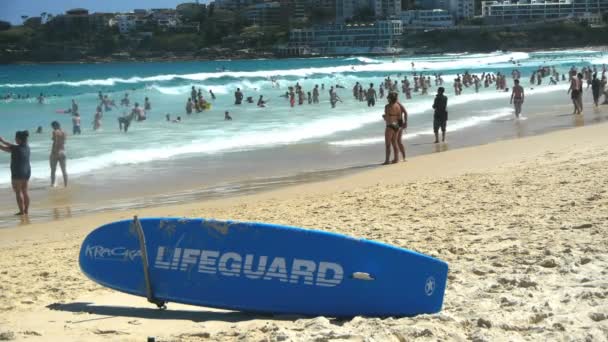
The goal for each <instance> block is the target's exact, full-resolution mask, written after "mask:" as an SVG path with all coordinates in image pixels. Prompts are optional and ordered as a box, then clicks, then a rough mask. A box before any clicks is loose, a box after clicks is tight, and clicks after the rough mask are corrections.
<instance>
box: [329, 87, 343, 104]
mask: <svg viewBox="0 0 608 342" xmlns="http://www.w3.org/2000/svg"><path fill="white" fill-rule="evenodd" d="M338 101H340V102H342V99H340V97H339V96H338V93H337V92H336V90H335V89H334V87H331V88H330V89H329V102H330V103H331V108H336V103H338Z"/></svg>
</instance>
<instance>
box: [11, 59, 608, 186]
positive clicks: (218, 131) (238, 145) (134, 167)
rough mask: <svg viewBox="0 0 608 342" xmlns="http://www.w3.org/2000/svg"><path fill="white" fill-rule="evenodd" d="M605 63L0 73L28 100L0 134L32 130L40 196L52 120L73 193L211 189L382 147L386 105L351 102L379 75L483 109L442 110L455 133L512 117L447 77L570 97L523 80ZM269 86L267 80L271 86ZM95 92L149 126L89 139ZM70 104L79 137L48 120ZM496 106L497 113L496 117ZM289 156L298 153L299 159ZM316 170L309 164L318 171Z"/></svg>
mask: <svg viewBox="0 0 608 342" xmlns="http://www.w3.org/2000/svg"><path fill="white" fill-rule="evenodd" d="M606 62H608V58H607V57H606V55H605V53H604V52H601V51H594V50H570V51H559V52H550V51H547V52H536V53H525V52H505V53H503V52H496V53H490V54H452V55H433V56H416V57H397V58H365V57H353V58H314V59H284V60H248V61H213V62H159V63H108V64H60V65H59V64H58V65H2V66H0V95H2V96H4V95H6V94H9V93H10V94H14V95H17V94H18V95H21V96H27V95H29V96H30V98H29V99H11V100H2V101H0V120H2V125H0V135H1V136H3V137H5V138H8V139H12V138H13V136H14V132H15V131H16V130H22V129H29V130H30V132H31V133H32V134H31V142H30V146H31V149H32V160H31V161H32V178H33V184H34V186H40V187H42V186H48V182H49V181H48V178H49V167H48V155H49V151H50V146H51V141H50V122H51V121H53V120H58V121H59V122H60V123H61V124H62V126H63V127H64V129H65V131H66V132H68V134H69V137H68V142H67V154H68V158H69V165H68V169H69V172H70V175H71V178H72V180H73V182H74V184H77V185H81V186H86V185H90V186H92V184H100V183H101V184H105V183H106V182H108V183H109V182H110V181H112V182H113V181H115V180H116V179H119V180H120V179H122V180H127V181H128V184H131V185H133V184H135V183H137V182H138V180H139V179H147V178H146V177H145V176H146V175H147V176H150V177H152V178H153V176H154V175H155V174H159V175H163V177H167V176H168V175H169V176H170V177H174V178H175V182H177V183H179V182H180V181H182V179H180V174H181V171H180V170H183V169H188V168H191V169H193V168H196V169H199V170H200V171H201V172H203V171H205V170H204V169H206V168H207V171H208V173H207V174H206V175H208V174H213V175H214V177H215V178H213V179H216V180H218V179H219V180H221V178H222V175H223V174H226V175H229V174H230V175H232V174H233V173H234V169H235V168H239V169H240V170H241V171H240V173H245V174H247V173H249V170H250V169H252V168H256V167H257V168H258V169H259V170H264V165H256V161H257V160H265V159H264V158H263V157H264V156H267V155H268V154H272V151H273V150H272V149H275V148H278V147H285V148H291V150H289V151H296V152H295V153H296V155H297V158H299V159H301V158H304V159H306V158H310V159H314V158H315V155H317V151H318V150H319V149H331V153H333V154H334V155H335V156H338V157H337V158H336V160H340V158H339V156H340V154H341V153H343V152H344V153H347V152H348V151H350V150H352V149H353V148H358V147H361V146H365V145H372V144H381V143H382V141H383V123H382V118H381V115H382V110H383V109H382V107H383V104H382V103H378V104H377V106H376V107H375V108H368V107H367V106H366V105H365V103H363V102H358V101H356V100H355V99H353V97H352V92H351V89H352V86H353V85H354V83H355V82H360V83H362V84H364V85H367V84H369V83H370V82H373V83H374V84H375V87H376V89H377V88H378V85H379V83H380V82H381V81H382V80H383V78H384V77H385V76H388V75H391V76H392V78H393V79H397V76H398V75H401V76H403V75H407V76H408V78H409V79H410V80H412V76H411V74H412V73H413V72H414V71H415V72H422V73H424V74H425V75H429V76H431V78H432V79H433V77H432V75H433V74H434V73H441V74H443V78H444V80H445V82H446V83H445V84H444V86H445V87H446V89H447V95H448V96H449V98H450V100H449V101H450V102H449V105H450V106H455V105H466V104H476V106H477V107H478V108H483V107H484V103H485V104H487V108H485V110H477V111H450V124H449V129H450V132H454V131H458V130H466V129H469V128H471V127H476V126H480V125H484V124H487V123H488V122H490V121H492V120H496V119H500V118H503V117H509V116H512V110H511V108H510V107H509V105H508V98H509V94H508V93H504V92H497V91H496V89H495V88H494V87H493V86H490V87H489V88H487V89H484V88H483V87H482V89H481V91H480V93H479V94H475V93H474V91H473V89H472V88H468V89H467V88H465V91H464V93H463V95H462V96H458V97H456V96H453V88H452V80H453V79H454V78H455V77H456V74H459V73H460V74H462V73H463V72H464V71H466V70H468V71H469V72H471V73H477V74H481V73H482V72H502V73H505V74H507V76H508V86H509V87H510V86H511V83H512V82H511V77H510V75H511V70H512V69H513V68H518V69H519V70H520V71H521V72H522V78H523V80H524V81H523V85H524V87H525V88H526V91H527V93H528V96H533V95H534V94H546V93H552V92H563V91H565V90H566V89H567V87H568V85H567V82H560V84H559V85H556V86H549V85H548V78H547V79H545V80H544V82H543V83H544V84H543V85H542V86H540V87H536V86H535V87H534V89H533V90H532V89H530V86H529V83H528V78H529V76H530V73H531V72H532V70H535V69H537V68H538V67H539V66H540V65H547V66H555V67H556V68H557V69H558V71H559V72H560V73H563V72H566V71H567V70H568V69H569V68H570V66H572V65H576V66H577V67H581V66H585V65H601V64H603V63H606ZM412 63H413V64H414V66H413V68H412ZM270 77H273V78H275V79H276V81H277V83H278V86H277V85H276V84H273V82H271V80H270ZM400 78H402V77H400ZM296 82H299V83H300V85H302V86H303V89H304V90H305V91H312V88H313V87H314V85H315V84H318V85H321V84H324V85H325V90H324V91H321V97H320V99H321V103H320V104H316V105H308V104H304V105H302V106H298V105H296V106H295V107H294V108H290V106H289V104H288V102H287V101H286V100H285V99H284V98H282V97H280V96H279V95H281V94H283V93H284V92H285V91H286V89H287V86H289V85H295V83H296ZM335 84H340V85H342V86H344V87H345V89H339V90H338V94H339V95H340V97H341V98H342V99H343V100H344V102H343V103H338V105H337V108H335V109H331V108H330V104H329V96H328V92H327V91H328V89H329V86H330V85H335ZM192 85H194V86H195V87H196V88H201V89H202V91H203V94H204V95H205V98H206V99H207V100H210V101H211V102H212V109H211V110H209V111H205V112H203V113H199V114H193V115H191V116H188V115H186V113H185V103H186V100H187V98H188V97H189V94H190V87H191V86H192ZM237 87H238V88H241V89H242V90H243V92H244V93H245V97H247V96H252V97H253V98H254V101H255V100H257V98H258V97H259V95H264V97H265V98H266V99H268V100H269V103H268V106H267V107H266V108H258V107H257V106H256V105H255V104H247V103H244V104H243V105H241V106H236V105H234V104H233V102H234V98H233V93H234V91H235V90H236V88H237ZM434 88H435V86H434V82H433V86H432V88H431V89H430V90H429V94H428V95H425V96H423V95H419V94H414V98H413V99H412V100H404V99H401V100H402V101H403V103H404V104H405V106H406V108H407V109H408V111H409V114H410V129H409V130H408V134H407V138H408V139H409V138H413V137H416V136H420V135H428V134H429V133H431V132H430V125H429V115H430V111H431V109H430V106H431V104H432V100H433V96H434V93H435V89H434ZM209 90H212V91H213V92H214V93H215V94H216V96H217V99H216V100H213V101H212V100H211V99H210V98H209V96H208V91H209ZM99 91H102V92H103V93H104V94H107V95H109V96H110V97H111V98H112V99H113V100H114V101H115V102H116V103H117V104H119V102H120V99H121V98H122V97H123V95H124V94H125V93H128V94H129V97H130V99H131V103H133V102H135V101H137V102H139V103H140V104H142V103H143V100H144V98H145V97H149V98H150V100H151V103H152V110H151V111H149V112H148V113H147V116H148V120H146V121H144V122H139V123H137V122H136V123H133V125H132V126H131V129H130V131H129V132H128V133H127V134H125V133H122V132H119V130H118V123H117V117H118V116H120V115H122V114H123V113H124V112H127V111H128V110H129V108H125V107H121V106H118V107H116V108H114V109H113V110H112V111H109V112H105V113H104V117H103V126H102V129H101V130H100V131H97V132H95V131H93V130H92V121H93V115H94V113H95V107H96V106H97V93H98V92H99ZM39 93H43V94H45V96H47V97H46V100H45V103H44V104H38V103H37V102H36V100H35V97H36V96H37V95H38V94H39ZM72 99H74V100H76V101H77V103H78V104H79V107H80V113H81V115H82V130H83V133H82V135H80V136H72V135H71V117H70V116H69V115H67V114H57V113H56V110H59V109H66V108H69V107H70V102H71V100H72ZM380 102H382V101H380ZM496 103H502V105H500V106H498V107H497V106H496ZM224 111H229V112H230V113H231V116H232V117H233V119H234V120H232V121H230V122H226V121H224V120H223V117H224ZM167 113H169V114H170V115H171V116H172V118H175V117H176V116H181V117H182V119H183V122H182V123H171V122H166V121H165V115H166V114H167ZM37 126H42V127H43V128H44V132H43V134H34V133H33V132H34V130H35V128H36V127H37ZM298 146H301V147H302V146H305V147H306V148H305V149H303V148H300V149H298ZM349 149H350V150H349ZM286 153H287V154H291V153H292V152H286ZM258 156H260V157H259V158H258ZM323 162H324V161H322V160H321V161H319V160H317V161H316V164H315V165H322V164H323ZM328 163H330V162H328ZM340 163H342V164H340ZM296 164H297V163H296ZM296 164H294V165H296ZM8 165H9V158H8V156H3V157H2V158H1V159H0V188H7V187H8V186H9V182H10V176H9V168H8ZM228 165H229V167H230V170H228ZM341 166H346V165H345V162H334V164H332V167H334V168H340V167H341ZM349 166H352V165H349ZM294 167H295V166H294ZM311 169H314V167H311ZM243 170H246V171H243ZM259 170H258V172H253V171H252V174H255V175H256V176H261V177H263V176H264V172H266V171H259ZM292 171H293V170H292ZM275 172H276V170H275ZM191 174H192V173H188V175H191ZM279 174H280V172H279ZM148 178H149V177H148ZM119 183H120V182H119ZM153 186H154V182H151V183H149V185H146V187H147V188H150V187H153Z"/></svg>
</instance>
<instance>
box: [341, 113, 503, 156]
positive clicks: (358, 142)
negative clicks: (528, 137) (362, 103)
mask: <svg viewBox="0 0 608 342" xmlns="http://www.w3.org/2000/svg"><path fill="white" fill-rule="evenodd" d="M487 113H489V115H477V116H470V117H467V118H463V119H458V120H454V121H450V124H449V131H450V132H455V131H460V130H463V129H466V128H470V127H475V126H478V125H481V124H484V123H487V122H490V121H494V120H497V119H500V118H504V117H506V116H511V115H513V109H512V108H510V107H504V108H499V109H497V110H494V111H487ZM430 134H433V130H432V129H429V130H419V131H414V132H411V133H407V134H405V136H404V138H405V139H406V140H407V139H412V138H414V137H416V136H420V135H430ZM382 142H384V137H371V138H363V139H348V140H340V141H331V142H329V145H333V146H347V147H348V146H362V145H372V144H378V143H382Z"/></svg>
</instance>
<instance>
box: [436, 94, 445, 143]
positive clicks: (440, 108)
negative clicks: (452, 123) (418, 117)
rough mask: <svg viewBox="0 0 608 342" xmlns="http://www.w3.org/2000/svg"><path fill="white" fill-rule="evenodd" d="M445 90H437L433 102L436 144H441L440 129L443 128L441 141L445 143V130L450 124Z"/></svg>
mask: <svg viewBox="0 0 608 342" xmlns="http://www.w3.org/2000/svg"><path fill="white" fill-rule="evenodd" d="M444 92H445V88H443V87H439V88H437V95H436V96H435V102H433V109H434V110H435V113H434V115H433V132H434V133H435V144H437V143H439V129H440V128H441V141H442V142H445V128H446V125H447V122H448V110H447V107H448V98H447V96H445V95H443V93H444Z"/></svg>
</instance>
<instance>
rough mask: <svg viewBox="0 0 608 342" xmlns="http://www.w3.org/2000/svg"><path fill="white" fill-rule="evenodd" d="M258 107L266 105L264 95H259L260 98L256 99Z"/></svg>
mask: <svg viewBox="0 0 608 342" xmlns="http://www.w3.org/2000/svg"><path fill="white" fill-rule="evenodd" d="M258 107H261V108H263V107H266V101H264V96H263V95H260V98H259V99H258Z"/></svg>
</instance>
